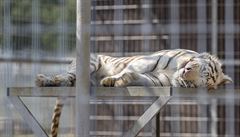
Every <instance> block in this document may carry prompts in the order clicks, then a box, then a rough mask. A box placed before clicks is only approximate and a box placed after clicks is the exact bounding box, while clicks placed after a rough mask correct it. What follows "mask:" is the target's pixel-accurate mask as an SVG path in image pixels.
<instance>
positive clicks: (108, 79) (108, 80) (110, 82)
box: [100, 77, 116, 87]
mask: <svg viewBox="0 0 240 137" xmlns="http://www.w3.org/2000/svg"><path fill="white" fill-rule="evenodd" d="M115 82H116V78H112V77H106V78H104V79H102V80H101V81H100V85H102V86H104V87H114V85H115Z"/></svg>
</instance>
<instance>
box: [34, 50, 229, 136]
mask: <svg viewBox="0 0 240 137" xmlns="http://www.w3.org/2000/svg"><path fill="white" fill-rule="evenodd" d="M221 66H222V65H221V63H220V61H219V60H218V59H217V58H216V57H215V56H213V55H210V54H208V53H201V54H199V53H197V52H194V51H191V50H186V49H175V50H161V51H158V52H155V53H153V54H151V55H142V56H132V57H110V56H105V55H91V59H90V74H91V83H92V84H93V85H96V86H107V87H108V86H114V87H122V86H173V87H191V88H197V87H206V88H208V89H216V88H217V87H218V86H219V85H221V84H225V83H230V82H232V79H231V78H230V77H229V76H227V75H225V74H224V73H223V71H222V68H221ZM76 71H77V70H76V62H75V61H74V62H73V63H72V65H71V67H70V70H69V71H67V72H66V73H65V74H59V75H55V76H51V77H49V76H46V75H43V74H39V75H38V76H37V79H36V84H37V85H38V86H74V85H75V80H76ZM62 105H63V104H61V101H60V100H58V101H57V105H56V107H55V111H54V115H53V124H52V135H53V137H56V136H57V129H58V123H59V121H58V120H59V117H60V114H61V108H62Z"/></svg>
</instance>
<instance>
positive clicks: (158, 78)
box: [150, 73, 163, 86]
mask: <svg viewBox="0 0 240 137" xmlns="http://www.w3.org/2000/svg"><path fill="white" fill-rule="evenodd" d="M150 74H151V76H152V77H154V78H155V79H157V81H158V82H159V83H160V85H161V86H163V83H162V82H161V80H160V79H159V78H158V77H157V76H155V75H154V74H152V73H150Z"/></svg>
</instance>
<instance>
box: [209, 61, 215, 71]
mask: <svg viewBox="0 0 240 137" xmlns="http://www.w3.org/2000/svg"><path fill="white" fill-rule="evenodd" d="M208 64H209V65H208V66H209V67H210V68H211V72H212V73H214V71H213V66H212V64H211V63H210V62H209V63H208Z"/></svg>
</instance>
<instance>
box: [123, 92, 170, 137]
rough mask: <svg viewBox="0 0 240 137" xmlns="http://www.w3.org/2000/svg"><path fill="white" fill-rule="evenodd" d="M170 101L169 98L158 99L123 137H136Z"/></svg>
mask: <svg viewBox="0 0 240 137" xmlns="http://www.w3.org/2000/svg"><path fill="white" fill-rule="evenodd" d="M170 99H171V97H170V96H164V97H159V98H158V99H157V100H156V101H155V102H154V103H153V104H152V105H151V106H150V107H149V108H148V109H147V110H146V111H145V112H144V113H143V115H142V116H141V117H140V118H139V119H138V120H137V121H136V122H135V123H134V125H133V127H132V128H131V129H130V130H129V131H128V132H127V133H126V134H124V135H123V137H136V136H137V135H138V134H139V132H140V131H141V130H142V128H144V126H145V125H146V124H147V123H148V122H149V121H150V120H151V119H152V118H153V117H154V116H156V114H158V113H159V112H160V110H161V109H162V108H163V107H164V106H165V104H167V103H168V101H169V100H170Z"/></svg>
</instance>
